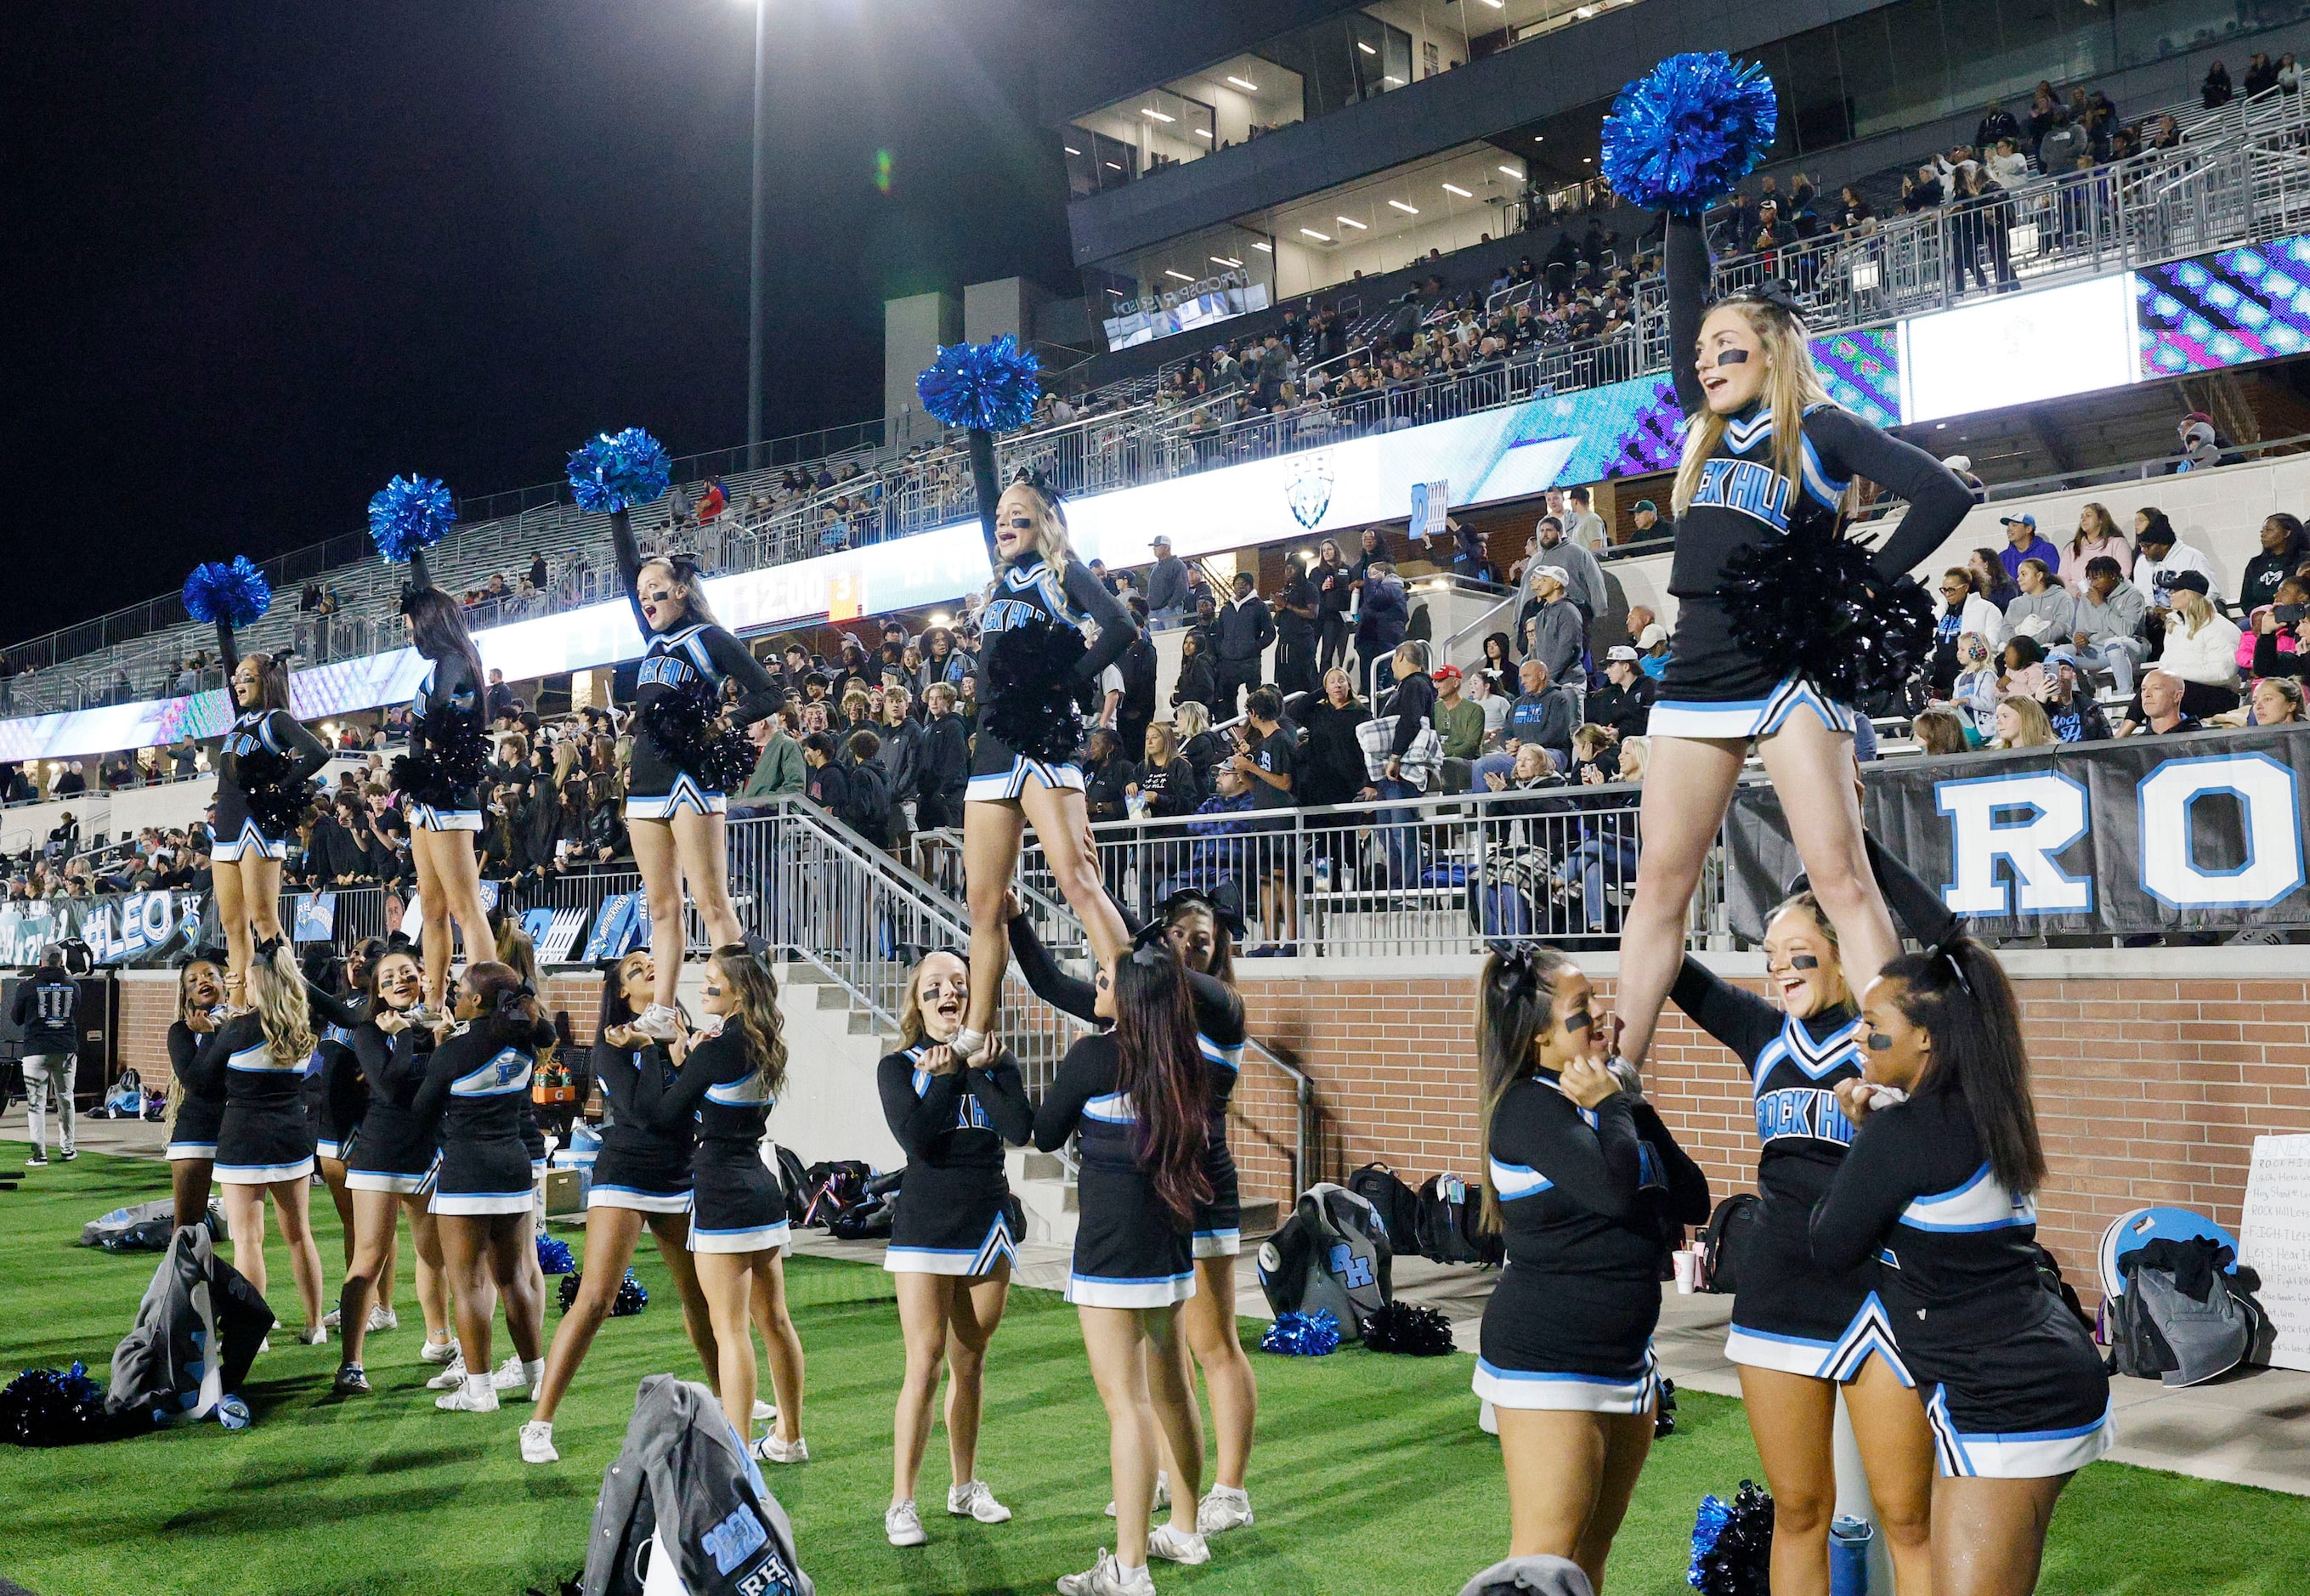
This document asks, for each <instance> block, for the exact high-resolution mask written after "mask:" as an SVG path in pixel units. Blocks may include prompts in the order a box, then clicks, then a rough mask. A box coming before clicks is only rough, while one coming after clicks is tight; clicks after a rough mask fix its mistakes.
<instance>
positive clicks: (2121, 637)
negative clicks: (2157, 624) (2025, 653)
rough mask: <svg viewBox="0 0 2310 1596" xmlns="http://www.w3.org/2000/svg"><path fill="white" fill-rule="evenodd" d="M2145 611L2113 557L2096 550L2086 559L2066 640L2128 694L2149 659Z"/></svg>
mask: <svg viewBox="0 0 2310 1596" xmlns="http://www.w3.org/2000/svg"><path fill="white" fill-rule="evenodd" d="M2161 518H2162V517H2161ZM2146 609H2147V606H2146V603H2145V601H2144V599H2143V597H2142V594H2141V589H2140V588H2138V587H2136V586H2134V585H2133V584H2132V582H2130V581H2128V580H2126V577H2125V573H2124V572H2123V570H2121V569H2120V568H2118V563H2117V561H2116V560H2115V559H2113V558H2111V557H2110V556H2109V555H2106V554H2097V555H2096V556H2095V557H2094V558H2093V559H2090V560H2089V561H2088V562H2087V563H2086V590H2085V592H2084V593H2082V594H2080V595H2079V597H2078V607H2077V630H2076V631H2075V632H2074V633H2072V634H2071V638H2070V644H2071V646H2072V647H2073V648H2075V649H2076V650H2077V651H2078V653H2079V654H2080V655H2083V656H2084V657H2085V658H2086V660H2087V661H2089V663H2091V664H2095V665H2097V666H2098V667H2099V668H2100V669H2102V670H2105V671H2107V672H2109V673H2110V677H2111V680H2112V681H2115V684H2116V686H2117V690H2118V691H2119V692H2120V693H2121V694H2123V695H2124V696H2126V697H2129V698H2130V697H2132V693H2133V672H2135V670H2136V669H2137V668H2139V667H2140V665H2141V662H2142V661H2143V660H2145V659H2147V658H2149V642H2148V640H2147V639H2146V638H2143V637H2142V635H2141V628H2142V620H2143V617H2144V615H2145V613H2146Z"/></svg>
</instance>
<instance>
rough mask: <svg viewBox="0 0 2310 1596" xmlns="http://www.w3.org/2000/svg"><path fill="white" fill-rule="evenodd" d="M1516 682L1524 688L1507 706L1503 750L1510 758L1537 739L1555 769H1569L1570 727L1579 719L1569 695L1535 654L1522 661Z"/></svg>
mask: <svg viewBox="0 0 2310 1596" xmlns="http://www.w3.org/2000/svg"><path fill="white" fill-rule="evenodd" d="M1519 682H1520V685H1521V687H1522V691H1520V692H1519V693H1518V694H1517V695H1516V700H1515V703H1514V704H1511V705H1510V706H1509V707H1508V724H1507V742H1505V743H1504V744H1503V745H1502V751H1503V752H1504V753H1506V754H1507V755H1508V756H1510V758H1511V759H1513V757H1514V756H1515V751H1516V750H1518V749H1519V748H1521V747H1523V746H1524V744H1525V743H1527V742H1536V743H1538V744H1540V746H1541V748H1543V749H1545V750H1548V756H1549V759H1550V762H1551V763H1552V764H1553V765H1554V767H1555V768H1556V769H1558V770H1559V771H1564V770H1569V769H1570V768H1572V729H1573V727H1574V726H1575V725H1576V724H1578V722H1579V716H1578V715H1577V713H1576V711H1575V710H1574V708H1573V705H1572V698H1571V696H1570V695H1569V694H1568V693H1566V692H1565V691H1564V690H1562V688H1561V687H1560V686H1559V684H1558V683H1557V682H1556V681H1554V679H1553V678H1552V677H1551V675H1550V672H1549V669H1548V666H1547V664H1546V663H1545V662H1543V661H1541V660H1539V659H1537V658H1534V659H1528V660H1526V661H1524V668H1523V671H1522V672H1521V674H1520V676H1519Z"/></svg>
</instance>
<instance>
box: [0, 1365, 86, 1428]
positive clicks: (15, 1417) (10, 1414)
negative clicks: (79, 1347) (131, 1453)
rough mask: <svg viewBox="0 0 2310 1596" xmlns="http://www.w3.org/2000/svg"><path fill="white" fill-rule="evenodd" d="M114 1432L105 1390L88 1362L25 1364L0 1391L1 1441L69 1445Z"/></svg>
mask: <svg viewBox="0 0 2310 1596" xmlns="http://www.w3.org/2000/svg"><path fill="white" fill-rule="evenodd" d="M111 1434H112V1422H111V1420H110V1419H109V1418H108V1417H107V1416H106V1414H105V1411H104V1392H103V1391H102V1389H101V1388H100V1387H99V1386H98V1384H97V1383H96V1382H95V1381H93V1380H91V1379H90V1378H89V1377H88V1366H87V1365H86V1364H79V1363H76V1364H74V1365H73V1366H72V1367H70V1368H68V1369H26V1370H25V1371H24V1372H23V1373H22V1374H21V1375H17V1376H16V1377H15V1378H14V1379H13V1380H11V1381H10V1382H9V1383H8V1386H7V1389H6V1390H4V1391H0V1440H5V1441H13V1442H14V1443H15V1444H17V1445H19V1446H71V1445H74V1444H78V1443H80V1442H83V1441H101V1440H104V1439H106V1438H107V1437H108V1436H110V1435H111Z"/></svg>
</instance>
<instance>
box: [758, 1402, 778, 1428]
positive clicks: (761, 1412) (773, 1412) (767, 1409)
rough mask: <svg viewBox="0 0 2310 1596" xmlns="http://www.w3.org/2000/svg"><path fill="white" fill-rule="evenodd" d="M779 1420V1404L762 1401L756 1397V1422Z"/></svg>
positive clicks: (767, 1422)
mask: <svg viewBox="0 0 2310 1596" xmlns="http://www.w3.org/2000/svg"><path fill="white" fill-rule="evenodd" d="M777 1421H778V1409H777V1403H775V1402H766V1401H762V1399H761V1398H760V1397H756V1398H755V1399H754V1422H755V1423H756V1424H776V1423H777Z"/></svg>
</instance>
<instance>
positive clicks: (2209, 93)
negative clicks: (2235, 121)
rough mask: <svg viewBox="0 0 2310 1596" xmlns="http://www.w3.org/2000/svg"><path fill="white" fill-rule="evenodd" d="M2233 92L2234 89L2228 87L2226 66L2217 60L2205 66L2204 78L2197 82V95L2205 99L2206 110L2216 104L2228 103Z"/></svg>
mask: <svg viewBox="0 0 2310 1596" xmlns="http://www.w3.org/2000/svg"><path fill="white" fill-rule="evenodd" d="M2233 92H2235V91H2233V90H2232V89H2231V87H2230V69H2229V68H2228V67H2227V66H2225V65H2222V64H2221V63H2220V62H2219V61H2217V62H2215V63H2214V64H2213V65H2211V66H2209V67H2208V68H2206V75H2205V78H2204V80H2203V81H2202V82H2200V83H2199V84H2198V96H2199V98H2200V99H2201V100H2204V101H2205V105H2206V108H2207V109H2208V110H2212V109H2214V108H2216V107H2217V106H2225V105H2228V103H2229V102H2230V96H2231V94H2232V93H2233Z"/></svg>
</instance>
